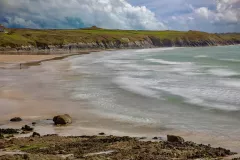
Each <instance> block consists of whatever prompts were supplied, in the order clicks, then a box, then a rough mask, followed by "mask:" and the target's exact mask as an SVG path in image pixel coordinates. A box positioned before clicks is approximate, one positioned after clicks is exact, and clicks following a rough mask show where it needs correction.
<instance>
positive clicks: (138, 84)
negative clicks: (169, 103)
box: [113, 76, 159, 98]
mask: <svg viewBox="0 0 240 160" xmlns="http://www.w3.org/2000/svg"><path fill="white" fill-rule="evenodd" d="M113 83H115V84H117V85H118V86H119V88H121V89H124V90H127V91H130V92H132V93H135V94H138V95H142V96H146V97H152V98H158V97H159V94H158V92H156V91H154V90H152V89H149V88H148V87H147V86H150V85H154V84H157V83H158V82H153V81H148V80H146V79H140V78H132V77H128V76H119V77H116V78H115V79H114V80H113Z"/></svg>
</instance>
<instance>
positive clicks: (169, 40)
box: [0, 29, 240, 51]
mask: <svg viewBox="0 0 240 160" xmlns="http://www.w3.org/2000/svg"><path fill="white" fill-rule="evenodd" d="M235 44H240V34H239V33H235V34H210V33H205V32H198V31H188V32H179V31H120V30H29V29H14V30H13V29H11V31H10V32H9V33H8V34H4V33H3V34H0V50H2V51H9V50H11V51H12V50H16V51H33V50H46V51H54V50H80V49H137V48H139V49H140V48H155V47H199V46H217V45H235Z"/></svg>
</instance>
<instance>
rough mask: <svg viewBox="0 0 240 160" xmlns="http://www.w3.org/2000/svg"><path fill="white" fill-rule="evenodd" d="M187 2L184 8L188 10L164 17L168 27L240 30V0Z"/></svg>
mask: <svg viewBox="0 0 240 160" xmlns="http://www.w3.org/2000/svg"><path fill="white" fill-rule="evenodd" d="M179 1H180V0H179ZM185 2H186V1H185ZM188 2H189V3H188V4H187V6H188V7H187V8H185V10H188V11H189V10H190V11H189V12H185V13H183V12H179V13H177V12H176V13H175V14H174V16H173V15H171V17H169V18H166V20H167V24H168V25H169V28H170V29H177V30H200V31H207V32H240V0H209V3H208V2H206V3H202V2H203V1H192V2H191V1H190V0H189V1H188ZM190 2H191V3H190ZM197 2H198V3H197ZM201 3H202V5H201ZM189 17H191V18H189Z"/></svg>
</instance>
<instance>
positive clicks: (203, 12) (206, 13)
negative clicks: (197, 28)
mask: <svg viewBox="0 0 240 160" xmlns="http://www.w3.org/2000/svg"><path fill="white" fill-rule="evenodd" d="M195 13H196V14H198V15H200V16H202V17H204V18H206V19H208V17H209V15H210V14H211V11H209V10H208V8H206V7H201V8H198V9H196V10H195Z"/></svg>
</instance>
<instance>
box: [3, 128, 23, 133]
mask: <svg viewBox="0 0 240 160" xmlns="http://www.w3.org/2000/svg"><path fill="white" fill-rule="evenodd" d="M18 131H19V130H18V129H12V128H8V129H0V134H18V133H19V132H18Z"/></svg>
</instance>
